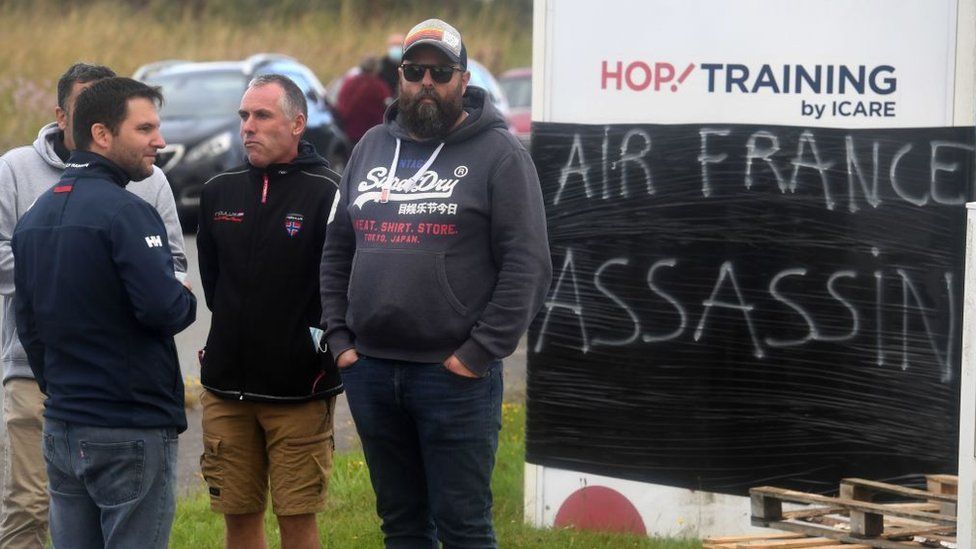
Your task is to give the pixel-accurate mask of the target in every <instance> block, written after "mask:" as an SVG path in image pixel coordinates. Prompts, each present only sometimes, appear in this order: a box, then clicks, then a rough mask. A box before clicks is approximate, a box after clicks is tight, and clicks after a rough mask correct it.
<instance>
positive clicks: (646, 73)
mask: <svg viewBox="0 0 976 549" xmlns="http://www.w3.org/2000/svg"><path fill="white" fill-rule="evenodd" d="M693 70H695V64H694V63H688V66H687V67H685V68H684V70H683V71H681V74H680V75H678V78H677V79H675V75H676V74H677V71H676V69H675V68H674V65H672V64H671V63H666V62H658V63H654V67H653V68H652V67H651V65H650V64H648V63H645V62H644V61H633V62H631V63H628V64H627V65H624V62H623V61H615V62H613V63H611V62H609V61H606V60H604V61H603V70H602V71H601V79H600V87H601V88H602V89H604V90H605V89H607V86H608V85H610V86H613V87H615V88H616V89H617V90H621V89H623V86H627V88H629V89H631V90H633V91H644V90H646V89H647V88H649V87H651V85H652V84H653V85H654V91H661V88H662V87H664V86H665V85H667V84H671V86H670V88H671V91H672V92H676V91H678V87H679V86H680V85H681V84H683V83H684V81H685V80H686V79H687V78H688V76H689V75H690V74H691V71H693Z"/></svg>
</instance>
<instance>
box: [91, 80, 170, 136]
mask: <svg viewBox="0 0 976 549" xmlns="http://www.w3.org/2000/svg"><path fill="white" fill-rule="evenodd" d="M140 97H141V98H143V99H148V100H150V101H152V102H153V103H155V104H156V106H157V107H158V106H160V105H162V104H163V94H162V93H160V91H159V90H158V89H156V88H152V87H150V86H147V85H146V84H143V83H142V82H139V81H137V80H133V79H131V78H122V77H113V78H105V79H103V80H99V81H98V82H95V83H94V84H92V85H91V86H89V87H88V89H86V90H85V91H83V92H81V95H79V96H78V102H77V103H76V104H75V112H74V115H73V118H72V121H73V122H74V124H73V125H74V127H73V132H72V137H74V139H75V146H76V147H77V149H78V150H82V151H87V150H89V149H90V147H91V143H92V133H91V128H92V126H93V125H95V124H104V125H105V126H106V127H107V128H108V129H109V131H110V132H112V135H118V134H119V126H121V125H122V121H123V120H125V117H126V114H127V113H128V110H129V100H130V99H135V98H140Z"/></svg>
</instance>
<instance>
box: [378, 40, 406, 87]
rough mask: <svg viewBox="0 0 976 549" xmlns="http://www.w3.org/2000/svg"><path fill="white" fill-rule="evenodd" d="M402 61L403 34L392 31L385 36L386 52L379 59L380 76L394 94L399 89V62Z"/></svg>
mask: <svg viewBox="0 0 976 549" xmlns="http://www.w3.org/2000/svg"><path fill="white" fill-rule="evenodd" d="M402 61H403V35H402V34H400V33H393V34H391V35H389V36H387V37H386V54H385V55H384V56H383V58H382V59H381V60H380V78H382V79H383V81H384V82H386V85H387V86H389V87H390V91H391V92H393V93H394V94H395V93H397V92H398V91H399V90H400V87H399V83H400V63H401V62H402Z"/></svg>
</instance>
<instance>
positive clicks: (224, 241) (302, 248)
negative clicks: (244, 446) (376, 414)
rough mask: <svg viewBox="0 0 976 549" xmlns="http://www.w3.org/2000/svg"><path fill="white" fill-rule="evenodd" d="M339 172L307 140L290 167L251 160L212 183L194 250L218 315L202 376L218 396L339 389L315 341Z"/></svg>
mask: <svg viewBox="0 0 976 549" xmlns="http://www.w3.org/2000/svg"><path fill="white" fill-rule="evenodd" d="M338 182H339V175H338V174H336V173H335V172H334V171H332V170H331V169H329V165H328V163H327V162H326V161H325V159H323V158H322V157H321V156H319V155H318V154H316V152H315V149H314V148H313V147H312V146H311V145H310V144H308V143H306V142H304V141H303V142H302V143H301V144H300V145H299V155H298V157H297V158H295V159H294V160H293V161H292V162H290V163H288V164H272V165H270V166H268V167H267V168H265V169H260V168H256V167H254V166H251V165H250V164H245V165H243V166H241V167H239V168H236V169H233V170H230V171H228V172H224V173H222V174H220V175H217V176H216V177H214V178H213V179H211V180H210V181H208V182H207V183H206V185H205V186H204V188H203V193H202V195H201V199H200V227H199V232H198V233H197V248H198V250H199V258H200V277H201V279H202V281H203V291H204V295H205V296H206V299H207V306H208V307H209V308H210V310H211V311H213V318H212V321H211V325H210V334H209V336H208V338H207V346H206V348H205V349H204V351H203V352H202V353H201V359H200V362H201V366H202V368H201V382H202V384H203V386H204V387H206V388H207V389H209V390H210V391H212V392H213V393H215V394H216V395H218V396H221V397H224V398H233V399H239V400H253V401H266V402H279V401H281V402H301V401H307V400H314V399H321V398H326V397H329V396H332V395H335V394H338V393H339V392H341V391H342V383H341V381H340V379H339V375H338V372H337V370H336V368H335V365H334V364H333V362H332V359H331V356H330V354H329V353H328V352H326V351H325V344H324V342H322V344H321V346H320V347H318V348H317V347H316V345H315V343H314V342H313V332H312V330H310V328H314V329H317V328H318V325H319V316H320V314H321V306H320V304H319V281H318V269H319V262H320V259H321V254H322V245H323V243H324V242H325V229H326V225H327V223H328V218H329V212H330V210H331V207H332V202H333V199H334V198H335V194H336V189H337V185H338Z"/></svg>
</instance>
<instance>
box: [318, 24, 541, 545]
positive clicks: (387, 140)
mask: <svg viewBox="0 0 976 549" xmlns="http://www.w3.org/2000/svg"><path fill="white" fill-rule="evenodd" d="M403 45H404V48H403V50H404V58H403V60H404V62H403V65H402V66H401V68H400V90H399V91H400V95H399V98H398V99H397V101H396V102H395V103H394V104H393V105H391V106H390V108H389V109H388V110H387V113H386V116H385V123H384V125H382V126H377V127H375V128H373V129H371V130H370V131H369V132H367V133H366V135H365V136H364V137H363V140H362V141H360V143H359V145H357V147H356V149H355V151H354V152H353V155H352V158H351V159H350V161H349V164H348V166H347V168H346V172H345V174H344V175H343V178H342V183H341V184H340V191H339V196H340V198H339V200H338V201H337V203H336V206H335V208H334V212H333V214H334V215H333V221H332V222H331V224H330V225H329V231H328V235H327V236H326V247H325V252H324V253H323V257H322V281H321V287H322V304H323V317H322V323H323V325H324V326H325V328H326V339H327V341H328V344H329V348H330V350H331V351H332V353H333V355H334V356H335V357H336V361H337V365H338V366H339V369H340V372H341V374H342V379H343V384H344V386H345V388H346V390H347V395H348V398H349V405H350V408H351V409H352V413H353V419H354V420H355V422H356V428H357V430H358V431H359V435H360V438H361V439H362V443H363V450H364V451H365V454H366V461H367V464H368V465H369V469H370V478H371V481H372V483H373V489H374V490H375V492H376V497H377V512H378V513H379V515H380V517H381V518H382V519H383V525H382V528H383V532H384V534H385V537H386V546H387V547H436V546H437V543H438V540H440V542H441V543H443V544H444V546H445V547H462V546H463V547H494V546H496V540H495V536H494V531H493V528H492V522H491V488H490V481H491V471H492V468H493V466H494V458H495V450H496V448H497V445H498V429H499V428H500V425H501V397H502V370H501V359H502V358H503V357H505V356H508V355H509V354H511V353H512V351H514V350H515V347H516V346H517V345H518V341H519V338H520V337H521V336H522V334H523V333H524V331H525V330H526V328H527V327H528V325H529V322H530V321H531V320H532V318H533V316H534V315H535V313H536V312H537V311H538V309H539V307H540V305H541V303H542V300H543V298H544V296H545V293H546V291H547V290H548V288H549V283H550V281H551V278H552V265H551V262H550V256H549V246H548V241H547V235H546V222H545V213H544V209H543V203H542V193H541V190H540V188H539V180H538V176H537V175H536V171H535V167H534V166H533V165H532V160H531V158H530V157H529V154H528V153H527V152H526V151H525V149H524V148H523V147H522V146H521V145H520V144H519V142H518V141H517V140H516V139H515V138H514V137H513V136H512V135H511V134H510V133H509V132H508V131H507V129H506V128H507V125H506V123H505V121H504V119H503V118H502V116H501V115H500V114H499V113H498V111H497V110H495V108H494V107H493V106H492V104H491V102H490V101H488V100H487V94H486V93H485V92H484V90H481V89H478V88H476V87H468V85H467V84H468V79H469V77H470V74H469V73H468V72H467V71H466V65H467V54H466V51H465V47H464V44H463V43H462V41H461V36H460V34H459V33H458V31H457V30H456V29H454V27H452V26H450V25H448V24H447V23H445V22H443V21H440V20H437V19H431V20H427V21H424V22H423V23H420V24H419V25H417V26H416V27H414V28H413V29H412V30H411V31H410V32H409V33H408V34H407V37H406V39H405V40H404V44H403Z"/></svg>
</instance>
